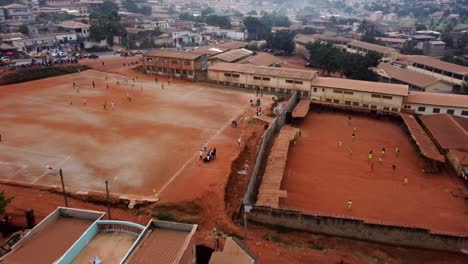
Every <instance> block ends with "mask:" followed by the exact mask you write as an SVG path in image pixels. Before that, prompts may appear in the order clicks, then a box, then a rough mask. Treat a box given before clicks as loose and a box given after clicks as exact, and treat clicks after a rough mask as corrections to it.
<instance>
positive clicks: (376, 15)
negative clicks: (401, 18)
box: [369, 11, 383, 21]
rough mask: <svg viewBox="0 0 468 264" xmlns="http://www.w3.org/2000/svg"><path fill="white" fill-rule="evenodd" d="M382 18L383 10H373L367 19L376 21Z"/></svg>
mask: <svg viewBox="0 0 468 264" xmlns="http://www.w3.org/2000/svg"><path fill="white" fill-rule="evenodd" d="M382 18H383V12H382V11H375V12H374V13H372V14H370V16H369V20H371V21H378V20H382Z"/></svg>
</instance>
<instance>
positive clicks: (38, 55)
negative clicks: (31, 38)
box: [33, 53, 47, 59]
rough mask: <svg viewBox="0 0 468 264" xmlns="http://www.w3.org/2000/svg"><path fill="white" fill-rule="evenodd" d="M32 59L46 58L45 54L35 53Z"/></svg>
mask: <svg viewBox="0 0 468 264" xmlns="http://www.w3.org/2000/svg"><path fill="white" fill-rule="evenodd" d="M33 58H37V59H41V58H47V54H45V53H36V54H34V55H33Z"/></svg>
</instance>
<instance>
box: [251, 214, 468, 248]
mask: <svg viewBox="0 0 468 264" xmlns="http://www.w3.org/2000/svg"><path fill="white" fill-rule="evenodd" d="M247 217H248V219H249V220H252V221H255V222H259V223H263V224H269V225H274V226H282V227H286V228H291V229H295V230H300V231H307V232H313V233H322V234H327V235H332V236H341V237H348V238H354V239H359V240H366V241H372V242H378V243H384V244H392V245H398V246H408V247H415V248H425V249H435V250H443V251H452V252H458V253H460V252H461V251H462V250H468V236H463V235H458V234H440V233H432V232H431V230H429V229H425V228H414V227H406V226H397V225H383V224H374V223H367V222H365V221H364V220H361V219H352V218H341V217H331V216H321V215H308V214H303V213H301V212H300V211H296V210H288V209H274V208H271V207H263V206H254V207H253V209H252V211H251V212H250V213H248V214H247Z"/></svg>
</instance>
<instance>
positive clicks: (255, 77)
mask: <svg viewBox="0 0 468 264" xmlns="http://www.w3.org/2000/svg"><path fill="white" fill-rule="evenodd" d="M261 79H262V77H257V76H254V80H261Z"/></svg>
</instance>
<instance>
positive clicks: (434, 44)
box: [422, 40, 445, 58]
mask: <svg viewBox="0 0 468 264" xmlns="http://www.w3.org/2000/svg"><path fill="white" fill-rule="evenodd" d="M422 50H423V52H424V55H426V56H431V57H435V58H440V57H442V56H443V55H444V53H445V42H443V41H440V40H435V41H428V42H424V43H423V44H422Z"/></svg>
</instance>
